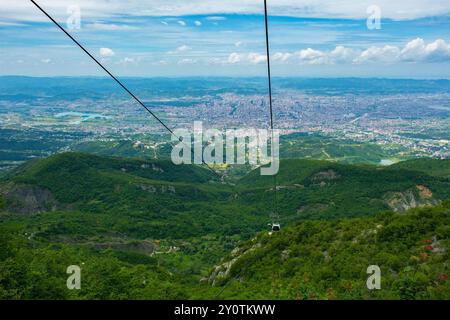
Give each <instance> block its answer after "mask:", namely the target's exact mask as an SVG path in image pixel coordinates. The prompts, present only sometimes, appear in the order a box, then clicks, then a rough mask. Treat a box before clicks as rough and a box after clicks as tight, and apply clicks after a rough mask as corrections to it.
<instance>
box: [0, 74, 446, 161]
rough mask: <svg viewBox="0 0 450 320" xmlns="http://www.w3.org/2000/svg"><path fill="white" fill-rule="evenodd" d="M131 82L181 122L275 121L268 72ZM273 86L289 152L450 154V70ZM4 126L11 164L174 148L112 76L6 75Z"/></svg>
mask: <svg viewBox="0 0 450 320" xmlns="http://www.w3.org/2000/svg"><path fill="white" fill-rule="evenodd" d="M124 82H125V83H127V85H128V86H129V87H130V88H131V89H132V90H133V91H134V92H135V93H136V94H137V95H138V96H139V97H140V99H142V100H143V101H144V103H145V104H146V106H148V107H149V108H150V109H151V110H152V112H154V113H155V114H156V115H158V116H159V117H160V118H161V119H162V120H163V121H164V122H166V123H168V124H169V126H170V127H171V128H174V129H177V128H189V129H191V128H192V127H193V124H194V121H202V122H203V124H204V126H205V127H207V128H215V129H219V130H223V129H234V128H243V129H245V128H249V127H251V128H261V129H265V128H268V127H269V117H268V99H267V92H266V80H265V79H264V78H237V79H233V78H173V79H163V78H155V79H143V78H125V79H124ZM75 84H76V85H75ZM274 86H275V88H274V100H273V104H274V116H275V127H276V128H277V129H279V130H280V132H281V134H282V138H281V146H280V148H281V157H285V158H293V157H303V158H314V159H323V160H332V161H341V162H346V163H372V164H380V165H389V164H392V163H395V162H398V161H401V160H406V159H410V158H417V157H434V158H440V159H445V158H449V156H450V149H449V148H450V146H449V143H450V130H449V128H450V117H449V115H450V104H449V101H450V91H449V89H448V88H450V82H449V81H447V80H440V81H439V80H436V81H431V80H426V81H425V80H385V79H353V78H352V79H350V78H349V79H296V78H277V79H275V80H274ZM11 88H14V89H13V90H12V91H11ZM0 132H1V135H0V144H1V148H0V164H1V165H0V168H2V169H7V168H11V167H14V166H17V165H18V164H20V163H22V162H23V161H26V160H29V159H32V158H35V157H42V156H48V155H51V154H53V153H58V152H62V151H81V152H93V153H99V154H104V155H122V156H133V157H145V158H165V157H168V156H169V155H170V149H171V145H170V140H171V139H170V136H169V135H168V134H167V132H165V130H164V128H163V127H161V125H160V124H159V123H158V122H157V121H156V120H155V119H153V118H152V117H151V116H150V115H149V114H147V113H146V112H145V110H143V109H142V108H141V107H140V106H139V105H137V104H136V103H135V102H134V101H133V100H130V99H129V97H128V96H126V95H125V94H123V93H122V92H121V91H120V90H119V88H117V87H116V84H115V83H113V82H111V81H110V80H109V79H106V78H28V77H2V80H1V84H0Z"/></svg>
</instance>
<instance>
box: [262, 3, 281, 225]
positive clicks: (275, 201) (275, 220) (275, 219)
mask: <svg viewBox="0 0 450 320" xmlns="http://www.w3.org/2000/svg"><path fill="white" fill-rule="evenodd" d="M264 24H265V31H266V56H267V78H268V85H269V87H268V89H269V111H270V131H271V134H272V143H271V146H272V148H271V149H272V152H273V149H274V148H273V143H274V121H273V102H272V72H271V68H270V44H269V15H268V12H267V0H264ZM273 157H274V155H273V154H272V159H273ZM277 189H278V188H277V175H276V174H274V175H273V190H274V193H273V204H272V214H271V219H272V224H271V226H272V231H275V232H276V231H280V217H279V213H278V199H277V191H278V190H277Z"/></svg>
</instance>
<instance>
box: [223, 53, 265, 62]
mask: <svg viewBox="0 0 450 320" xmlns="http://www.w3.org/2000/svg"><path fill="white" fill-rule="evenodd" d="M266 61H267V57H266V55H263V54H259V53H255V52H250V53H237V52H233V53H231V54H230V55H229V56H228V59H227V62H228V63H231V64H236V63H251V64H259V63H262V62H266Z"/></svg>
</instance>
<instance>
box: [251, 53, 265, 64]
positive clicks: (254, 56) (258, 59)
mask: <svg viewBox="0 0 450 320" xmlns="http://www.w3.org/2000/svg"><path fill="white" fill-rule="evenodd" d="M247 58H248V61H250V63H252V64H259V63H262V62H266V61H267V56H266V55H264V54H259V53H249V54H248V56H247Z"/></svg>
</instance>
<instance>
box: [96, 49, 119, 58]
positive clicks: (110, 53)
mask: <svg viewBox="0 0 450 320" xmlns="http://www.w3.org/2000/svg"><path fill="white" fill-rule="evenodd" d="M99 53H100V56H101V57H102V58H109V57H112V56H114V55H115V53H114V51H112V50H111V49H110V48H100V50H99Z"/></svg>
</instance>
